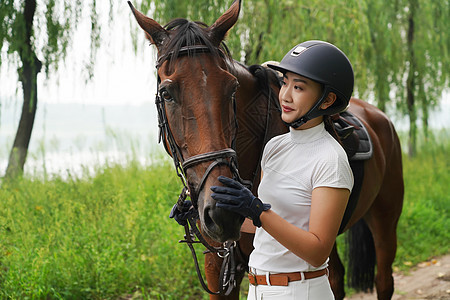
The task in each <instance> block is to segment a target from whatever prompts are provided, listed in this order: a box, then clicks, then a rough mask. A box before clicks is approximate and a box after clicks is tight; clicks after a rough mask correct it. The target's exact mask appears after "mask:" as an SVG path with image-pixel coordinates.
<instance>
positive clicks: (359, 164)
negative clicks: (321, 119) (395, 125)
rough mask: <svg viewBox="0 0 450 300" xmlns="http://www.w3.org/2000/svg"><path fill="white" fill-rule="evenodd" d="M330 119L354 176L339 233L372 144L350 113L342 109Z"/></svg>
mask: <svg viewBox="0 0 450 300" xmlns="http://www.w3.org/2000/svg"><path fill="white" fill-rule="evenodd" d="M331 119H332V121H333V123H334V127H335V129H336V133H337V135H338V137H339V138H340V140H341V143H342V146H343V148H344V150H345V152H346V153H347V157H348V160H349V163H350V168H351V169H352V172H353V178H354V184H353V189H352V192H351V194H350V198H349V199H348V203H347V208H346V209H345V213H344V217H343V218H342V222H341V226H340V228H339V234H340V233H342V232H343V231H344V228H345V227H346V225H347V223H348V221H349V220H350V218H351V216H352V214H353V211H354V210H355V207H356V204H357V203H358V199H359V195H360V193H361V186H362V182H363V179H364V161H365V160H368V159H369V158H371V157H372V155H373V145H372V141H371V139H370V136H369V133H368V132H367V129H366V127H365V126H364V124H363V123H362V122H361V121H360V120H359V119H358V118H357V117H356V116H355V115H353V114H352V113H350V112H348V111H344V112H341V113H339V114H335V115H332V116H331Z"/></svg>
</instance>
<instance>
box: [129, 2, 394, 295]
mask: <svg viewBox="0 0 450 300" xmlns="http://www.w3.org/2000/svg"><path fill="white" fill-rule="evenodd" d="M130 6H131V8H132V11H133V13H134V15H135V17H136V19H137V21H138V23H139V25H140V26H141V28H142V29H143V30H144V31H145V33H146V34H147V36H148V38H149V40H150V41H151V43H152V44H154V45H155V46H156V48H157V51H158V61H157V71H158V72H157V73H158V96H157V101H156V102H157V107H158V112H159V117H160V127H161V129H162V132H163V133H162V138H163V143H164V145H165V147H166V150H167V151H168V153H169V154H170V155H171V156H172V157H173V159H174V162H175V166H176V169H177V172H178V174H179V176H180V178H182V181H183V183H185V184H186V186H187V188H188V189H189V193H190V197H191V200H192V202H193V203H194V206H195V207H196V208H197V210H198V214H199V224H200V227H201V231H202V234H203V236H204V237H205V239H206V240H207V242H208V243H210V244H211V245H214V246H220V244H221V243H223V242H225V241H229V240H233V241H236V240H238V250H240V251H239V252H240V253H239V254H240V255H239V256H244V260H245V258H248V255H249V254H250V252H251V251H252V249H253V248H252V241H253V233H252V230H253V229H254V228H252V226H248V222H247V221H245V222H244V220H243V219H242V217H239V216H237V215H235V214H233V213H231V212H229V211H226V210H222V209H220V208H217V207H216V206H215V201H214V200H213V199H212V198H211V197H210V195H211V191H210V187H211V186H213V185H220V182H218V180H217V177H218V176H219V175H224V176H227V177H235V178H236V177H237V178H239V176H240V177H242V178H244V179H247V180H249V181H252V182H253V188H252V191H253V192H254V193H256V192H257V187H258V183H259V180H260V178H259V174H260V169H259V163H260V159H261V153H262V149H263V147H264V145H265V143H266V142H267V141H268V140H269V139H270V138H271V137H273V136H275V135H278V134H281V133H285V132H287V130H288V129H287V128H286V126H285V125H284V123H283V122H282V121H281V118H280V111H279V103H278V91H279V81H278V78H277V75H276V74H275V73H274V72H272V71H270V70H267V69H265V68H262V67H260V66H252V67H247V66H244V65H242V64H240V63H238V62H236V61H234V60H232V58H231V56H230V54H229V52H228V51H227V49H226V46H225V45H224V44H223V40H224V37H225V35H226V34H227V32H228V31H229V29H230V28H231V27H232V26H233V25H234V24H235V23H236V21H237V19H238V15H239V11H240V6H241V1H238V0H236V1H234V2H233V4H232V5H231V7H230V8H229V9H228V11H226V12H225V13H224V14H223V15H222V16H220V17H219V18H218V19H217V21H216V22H215V23H214V24H213V25H211V26H209V27H208V26H206V25H204V24H202V23H199V22H190V21H187V20H184V19H177V20H174V21H172V22H170V23H169V24H167V25H166V26H165V27H162V26H161V25H160V24H158V23H157V22H156V21H154V20H153V19H151V18H148V17H146V16H145V15H143V14H142V13H140V12H139V11H137V10H135V9H134V8H133V7H132V5H131V4H130ZM287 47H289V45H287ZM349 111H350V112H352V113H353V114H354V115H356V116H357V117H358V118H359V119H360V120H361V121H362V123H363V124H364V125H365V127H366V128H367V131H368V133H369V134H370V138H371V140H372V142H373V156H372V157H371V158H370V159H368V160H366V161H365V162H364V163H363V164H364V167H365V176H364V178H363V180H362V185H361V189H360V197H359V200H358V202H357V204H356V207H355V209H354V211H353V214H352V215H351V217H350V218H349V219H348V220H347V221H348V222H347V224H346V225H345V228H343V229H344V231H345V230H347V229H350V228H352V229H351V230H349V231H353V228H359V227H360V226H362V228H363V230H361V231H359V232H360V233H361V234H362V236H363V238H360V237H358V236H356V235H352V236H353V238H352V242H353V243H354V245H355V247H350V250H352V249H357V250H358V249H360V250H361V251H360V253H362V254H365V253H366V251H367V250H369V255H368V257H366V258H364V259H362V258H360V256H357V255H356V254H352V256H351V261H350V262H355V263H353V267H359V273H358V271H357V272H356V273H355V274H356V275H364V276H366V277H365V278H364V280H365V283H362V284H361V283H359V284H358V280H359V279H358V278H355V279H351V280H350V282H352V283H355V284H356V285H357V286H358V285H359V287H361V288H363V289H372V287H373V283H374V278H373V270H374V263H375V259H376V264H377V275H376V279H375V283H376V290H377V294H378V298H379V299H390V298H391V297H392V294H393V291H394V285H393V277H392V263H393V261H394V258H395V252H396V245H397V238H396V227H397V222H398V219H399V216H400V213H401V209H402V203H403V175H402V162H401V150H400V144H399V140H398V137H397V134H396V132H395V129H394V127H393V125H392V123H391V122H390V121H389V120H388V118H387V117H386V116H385V115H384V114H383V113H382V112H381V111H380V110H378V109H377V108H375V107H374V106H372V105H370V104H368V103H366V102H363V101H361V100H357V99H352V100H351V103H350V107H349ZM237 125H238V126H237ZM236 156H237V162H236V161H235V159H236ZM236 165H238V166H239V172H240V174H239V173H238V172H237V168H236ZM356 181H357V180H356V178H355V182H356ZM358 221H359V222H358ZM243 222H244V225H243ZM366 224H367V225H366ZM357 225H359V226H357ZM364 228H366V229H367V228H368V229H370V231H369V230H364ZM372 237H373V238H372ZM365 241H368V243H369V244H368V246H364V245H363V244H364V243H365ZM370 254H374V255H375V254H376V258H375V257H374V256H372V257H371V256H370ZM366 256H367V255H366ZM221 264H222V258H221V257H220V256H218V255H216V254H215V253H208V254H206V255H205V275H206V278H207V281H208V287H209V289H210V290H211V291H218V290H220V287H219V279H218V278H219V273H220V272H221V270H220V266H221ZM366 264H369V265H370V264H372V266H369V267H366ZM329 265H330V266H329V268H330V277H329V278H330V283H331V285H332V289H333V292H334V294H335V297H336V299H343V298H344V295H345V294H344V281H343V278H344V277H343V276H344V267H343V265H342V263H341V261H340V259H339V256H338V253H337V249H336V244H335V247H334V248H333V251H332V253H331V255H330V262H329ZM365 271H369V273H371V274H372V276H370V274H369V276H368V277H367V275H366V274H365V273H366V272H365ZM360 273H361V274H360ZM244 274H245V269H243V268H240V269H239V268H238V269H237V274H236V277H237V284H236V287H235V288H233V289H232V291H231V293H230V294H229V295H228V296H224V295H212V296H211V299H238V298H239V285H240V282H241V280H242V278H243V276H244ZM355 274H354V275H353V277H354V276H356V275H355ZM353 277H352V278H353Z"/></svg>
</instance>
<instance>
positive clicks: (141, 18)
mask: <svg viewBox="0 0 450 300" xmlns="http://www.w3.org/2000/svg"><path fill="white" fill-rule="evenodd" d="M128 5H129V6H130V8H131V11H132V12H133V15H134V17H135V18H136V21H137V22H138V24H139V26H141V28H142V29H144V31H145V33H146V34H147V38H148V39H149V40H150V42H151V43H152V44H154V45H156V47H157V48H159V47H160V46H161V45H162V43H163V41H164V40H165V39H166V38H167V37H168V36H169V35H168V34H167V31H166V30H165V29H164V28H162V27H161V25H159V23H158V22H156V21H155V20H153V19H151V18H149V17H147V16H146V15H144V14H143V13H141V12H140V11H138V10H137V9H135V8H134V6H133V4H131V2H130V1H128Z"/></svg>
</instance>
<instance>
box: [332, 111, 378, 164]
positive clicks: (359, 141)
mask: <svg viewBox="0 0 450 300" xmlns="http://www.w3.org/2000/svg"><path fill="white" fill-rule="evenodd" d="M331 119H332V121H333V123H334V127H335V129H336V133H337V134H338V136H339V138H340V140H341V142H342V146H343V148H344V150H345V152H346V153H347V157H348V160H349V161H355V160H367V159H369V158H371V157H372V154H373V149H372V141H371V140H370V136H369V133H368V132H367V129H366V127H365V126H364V124H363V123H361V121H360V120H359V119H358V118H357V117H356V116H355V115H353V114H352V113H350V112H348V111H344V112H341V113H339V114H335V115H332V116H331Z"/></svg>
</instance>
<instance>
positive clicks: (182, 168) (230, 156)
mask: <svg viewBox="0 0 450 300" xmlns="http://www.w3.org/2000/svg"><path fill="white" fill-rule="evenodd" d="M208 52H210V48H208V47H207V46H205V45H193V46H185V47H181V48H180V49H179V51H178V53H177V55H178V56H182V55H190V54H197V53H208ZM219 53H221V54H222V56H224V55H225V54H224V53H223V51H222V50H221V49H220V48H219ZM173 55H174V51H171V52H168V53H166V54H164V55H161V56H159V57H158V59H157V64H156V68H157V69H159V67H160V66H161V65H162V64H163V63H164V62H165V61H166V60H168V59H169V58H171V57H172V56H173ZM159 85H160V78H159V76H158V83H157V92H156V99H155V104H156V108H157V111H158V126H159V142H161V141H162V142H163V145H164V148H165V149H166V152H167V153H169V154H170V155H171V156H172V159H173V163H174V165H175V170H176V172H177V175H178V177H179V178H180V180H181V183H182V185H183V188H182V190H181V193H180V196H179V197H178V201H177V207H178V209H179V210H180V211H181V208H182V207H183V203H184V202H185V201H186V198H187V196H191V199H193V200H194V201H193V203H192V204H193V208H191V210H190V213H189V214H188V215H189V217H188V222H187V224H186V225H185V226H184V229H185V236H184V240H181V241H180V242H183V243H187V245H188V246H189V248H190V250H191V253H192V256H193V258H194V263H195V267H196V271H197V275H198V277H199V280H200V283H201V285H202V287H203V288H204V289H205V291H207V292H208V293H210V294H213V295H229V294H230V293H231V291H232V290H233V288H234V287H235V286H236V279H235V273H236V269H239V268H240V267H242V266H239V265H236V261H235V254H237V255H239V254H240V253H239V251H240V250H239V247H237V246H236V242H226V243H224V244H223V245H222V247H213V246H211V245H210V244H209V243H208V242H207V241H206V240H205V238H204V237H203V236H202V234H201V233H200V230H199V229H198V227H197V220H198V203H197V200H198V195H199V193H200V191H201V189H202V188H203V186H204V184H205V182H206V180H207V178H208V176H209V175H210V174H211V172H212V170H213V169H214V168H215V167H218V166H221V165H225V166H228V167H229V168H230V171H231V174H232V175H233V178H234V179H235V180H237V181H239V182H241V183H242V184H244V185H247V186H249V187H251V182H250V181H247V180H243V179H242V178H241V177H240V175H239V171H238V167H237V155H236V150H235V144H236V135H237V127H238V126H237V125H238V124H237V115H236V97H235V95H234V94H233V97H232V105H233V112H234V128H235V132H234V135H233V139H232V143H231V148H226V149H221V150H217V151H211V152H207V153H202V154H198V155H194V156H191V157H188V158H184V157H183V155H182V153H181V149H180V147H179V146H178V144H177V143H176V141H175V138H174V136H173V134H172V131H171V130H170V126H169V122H168V119H167V115H166V110H165V100H164V98H163V97H162V95H161V91H160V87H159ZM205 162H211V163H210V165H209V166H208V168H207V169H206V170H205V172H204V174H203V176H202V178H201V180H200V183H199V184H198V185H197V187H196V188H193V189H194V190H193V191H189V188H188V181H187V176H186V171H187V170H188V169H189V168H192V167H194V166H196V165H198V164H201V163H205ZM189 226H190V227H191V228H189ZM195 237H197V239H198V240H195ZM194 243H202V244H203V245H204V246H205V247H206V248H207V249H208V250H207V251H206V252H211V253H216V254H217V255H219V256H220V257H221V258H224V261H223V263H222V268H221V272H220V278H219V291H217V292H212V291H211V290H209V289H208V287H207V285H206V284H205V282H204V280H203V276H202V275H201V272H200V268H199V265H198V261H197V256H196V254H195V250H194V247H193V244H194ZM206 252H205V253H206Z"/></svg>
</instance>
